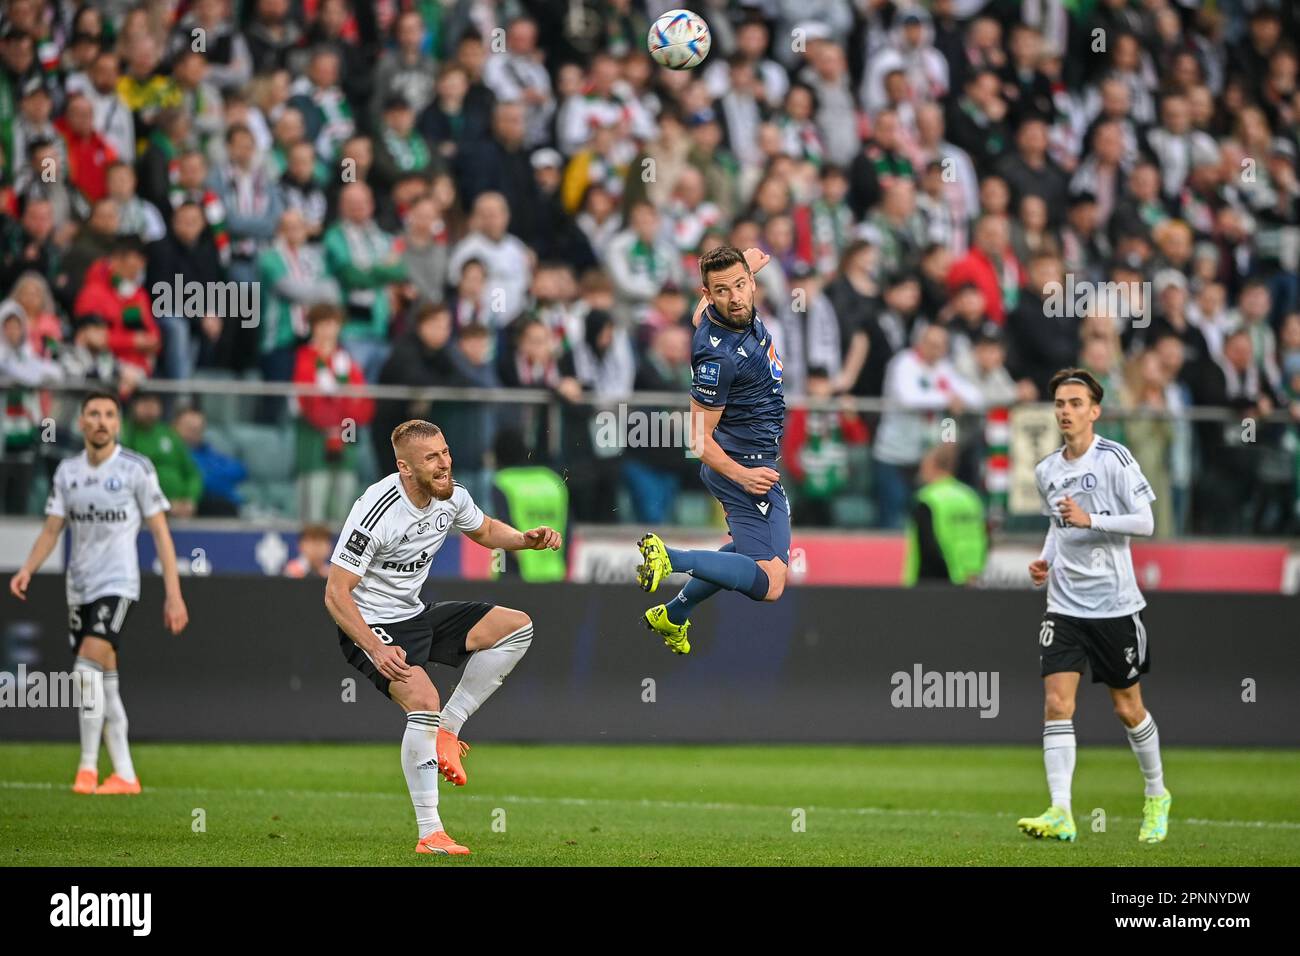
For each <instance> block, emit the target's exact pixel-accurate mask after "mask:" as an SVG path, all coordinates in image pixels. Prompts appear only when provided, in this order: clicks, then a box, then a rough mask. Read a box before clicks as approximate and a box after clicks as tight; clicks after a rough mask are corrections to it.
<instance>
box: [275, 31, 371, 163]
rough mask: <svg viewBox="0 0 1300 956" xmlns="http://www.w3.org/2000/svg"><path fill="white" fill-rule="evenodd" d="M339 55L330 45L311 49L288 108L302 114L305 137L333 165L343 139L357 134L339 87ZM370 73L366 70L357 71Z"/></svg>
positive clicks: (345, 98) (350, 110)
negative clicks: (305, 129) (304, 69)
mask: <svg viewBox="0 0 1300 956" xmlns="http://www.w3.org/2000/svg"><path fill="white" fill-rule="evenodd" d="M339 64H340V60H339V53H338V51H337V50H336V49H335V48H334V47H331V46H324V45H321V46H318V47H316V48H315V49H313V50H312V53H311V59H310V60H309V61H308V63H307V71H306V75H304V76H301V77H299V78H298V80H297V81H295V82H294V84H293V97H292V98H291V99H290V100H289V105H290V106H292V107H293V108H294V109H296V110H298V112H300V113H302V118H303V121H304V122H305V123H306V124H307V138H308V139H309V140H311V142H312V145H314V146H315V147H316V152H317V153H318V154H319V155H320V156H321V158H322V159H324V160H325V162H327V163H332V162H333V161H334V159H335V157H336V156H337V154H338V152H339V147H341V146H342V145H343V143H344V141H345V140H347V139H348V138H349V137H351V136H352V134H353V133H354V132H355V131H356V122H355V120H354V119H353V114H352V105H351V103H349V101H348V98H347V97H346V96H345V95H344V93H343V90H342V88H341V87H340V86H339V77H340V72H339ZM360 72H361V73H363V74H366V73H369V68H366V69H363V70H361V71H360Z"/></svg>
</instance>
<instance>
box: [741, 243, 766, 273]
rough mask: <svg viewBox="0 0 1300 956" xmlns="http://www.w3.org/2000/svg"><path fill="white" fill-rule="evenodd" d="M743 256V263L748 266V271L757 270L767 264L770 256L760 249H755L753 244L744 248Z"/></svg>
mask: <svg viewBox="0 0 1300 956" xmlns="http://www.w3.org/2000/svg"><path fill="white" fill-rule="evenodd" d="M744 256H745V265H747V266H749V271H750V272H757V271H758V270H759V269H761V268H763V266H765V265H767V264H768V262H769V261H770V260H771V258H772V257H771V256H769V255H768V254H767V253H766V252H764V251H763V250H762V249H756V248H755V247H753V246H750V247H749V248H748V249H746V250H745V252H744Z"/></svg>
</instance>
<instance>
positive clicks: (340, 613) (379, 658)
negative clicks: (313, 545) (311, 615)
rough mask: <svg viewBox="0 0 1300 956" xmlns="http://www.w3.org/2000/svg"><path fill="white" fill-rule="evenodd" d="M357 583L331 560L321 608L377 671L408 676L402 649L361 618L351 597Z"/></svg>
mask: <svg viewBox="0 0 1300 956" xmlns="http://www.w3.org/2000/svg"><path fill="white" fill-rule="evenodd" d="M360 583H361V577H360V575H356V574H353V573H352V572H351V571H349V570H347V569H346V568H341V567H339V566H338V565H337V564H331V565H330V574H329V577H328V578H326V579H325V608H326V610H328V611H329V612H330V617H332V618H334V623H335V624H337V625H338V626H339V627H340V628H341V629H342V630H343V633H344V634H346V635H347V636H348V637H349V638H351V639H352V643H353V644H355V645H357V647H359V648H361V649H362V650H363V651H365V652H366V656H367V657H369V658H370V660H371V661H372V662H373V663H374V665H375V668H376V669H377V670H378V671H379V673H381V674H383V675H384V676H385V677H386V678H388V679H389V680H395V681H398V682H399V683H401V682H403V681H405V680H406V679H407V678H409V677H410V676H411V665H410V664H408V663H406V651H404V650H402V648H400V647H397V646H395V645H392V644H385V643H384V642H383V641H381V640H380V639H379V638H378V637H377V636H376V635H375V632H374V631H372V630H371V629H370V625H369V624H367V623H366V622H365V619H364V618H363V617H362V616H361V611H360V610H359V609H358V608H357V602H356V601H355V600H354V599H353V597H352V589H353V588H355V587H356V586H357V585H358V584H360Z"/></svg>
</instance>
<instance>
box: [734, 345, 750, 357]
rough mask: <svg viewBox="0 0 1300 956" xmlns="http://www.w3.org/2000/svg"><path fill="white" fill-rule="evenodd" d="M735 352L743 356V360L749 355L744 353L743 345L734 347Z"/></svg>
mask: <svg viewBox="0 0 1300 956" xmlns="http://www.w3.org/2000/svg"><path fill="white" fill-rule="evenodd" d="M736 351H737V352H739V353H740V354H741V355H743V356H744V357H745V358H749V353H748V352H746V351H745V347H744V346H743V345H738V346H736Z"/></svg>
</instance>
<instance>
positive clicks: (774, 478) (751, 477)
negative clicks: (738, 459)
mask: <svg viewBox="0 0 1300 956" xmlns="http://www.w3.org/2000/svg"><path fill="white" fill-rule="evenodd" d="M780 480H781V475H780V474H779V473H778V472H776V471H774V470H772V469H771V468H746V469H745V471H744V474H742V475H741V476H740V487H742V488H744V489H745V491H746V492H748V493H749V494H751V495H765V494H767V493H768V492H769V491H771V490H772V486H773V485H774V484H776V483H777V482H778V481H780Z"/></svg>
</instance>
